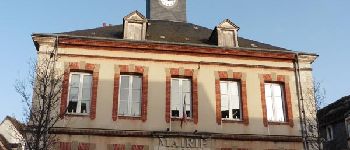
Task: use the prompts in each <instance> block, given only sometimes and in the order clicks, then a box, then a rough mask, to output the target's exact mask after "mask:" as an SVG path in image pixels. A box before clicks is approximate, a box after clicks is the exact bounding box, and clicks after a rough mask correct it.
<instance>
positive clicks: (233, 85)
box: [229, 82, 239, 96]
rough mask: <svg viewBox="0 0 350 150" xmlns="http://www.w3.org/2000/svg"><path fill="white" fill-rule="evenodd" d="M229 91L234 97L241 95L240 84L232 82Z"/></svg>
mask: <svg viewBox="0 0 350 150" xmlns="http://www.w3.org/2000/svg"><path fill="white" fill-rule="evenodd" d="M229 91H230V93H231V94H232V95H236V96H237V95H239V86H238V82H230V83H229Z"/></svg>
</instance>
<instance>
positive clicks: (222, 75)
mask: <svg viewBox="0 0 350 150" xmlns="http://www.w3.org/2000/svg"><path fill="white" fill-rule="evenodd" d="M215 74H216V75H215V95H216V122H217V124H219V125H221V123H243V124H245V125H248V124H249V117H248V106H247V84H246V78H245V75H244V74H243V73H241V72H231V71H218V72H215ZM220 81H239V83H240V96H241V97H240V98H241V109H242V111H241V113H242V119H241V120H222V117H221V92H220Z"/></svg>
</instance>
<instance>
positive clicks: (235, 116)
mask: <svg viewBox="0 0 350 150" xmlns="http://www.w3.org/2000/svg"><path fill="white" fill-rule="evenodd" d="M232 119H241V111H240V110H239V109H232Z"/></svg>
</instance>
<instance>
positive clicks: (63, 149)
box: [59, 142, 71, 150]
mask: <svg viewBox="0 0 350 150" xmlns="http://www.w3.org/2000/svg"><path fill="white" fill-rule="evenodd" d="M59 149H60V150H71V143H70V142H60V143H59Z"/></svg>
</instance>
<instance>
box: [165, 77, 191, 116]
mask: <svg viewBox="0 0 350 150" xmlns="http://www.w3.org/2000/svg"><path fill="white" fill-rule="evenodd" d="M173 80H178V81H179V85H178V91H181V92H178V93H179V96H178V97H179V98H181V100H180V102H181V103H180V104H181V106H180V110H179V117H175V116H172V110H173V109H172V108H173V106H172V105H173V101H174V100H173V98H172V96H171V95H170V116H171V118H183V115H184V114H183V111H184V110H183V108H184V107H185V108H186V106H184V103H183V99H182V98H184V94H183V91H182V82H183V81H189V82H190V87H189V88H190V95H191V97H190V104H189V105H190V114H191V116H190V117H187V116H186V118H187V119H191V118H193V98H192V97H193V96H192V94H193V91H192V86H193V85H192V80H191V79H189V78H171V86H170V88H171V89H170V91H172V88H173V87H174V86H173V84H174V83H173ZM171 94H174V93H171ZM186 105H187V104H186Z"/></svg>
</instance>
